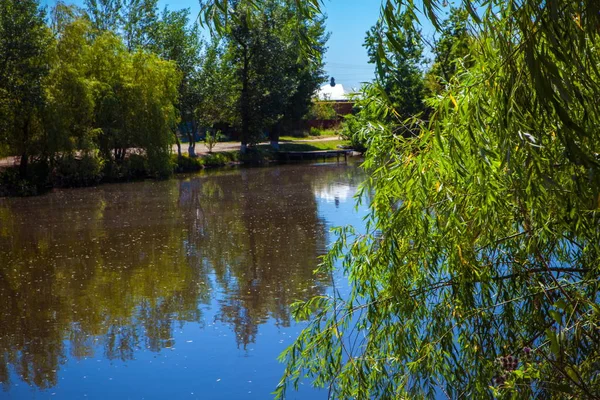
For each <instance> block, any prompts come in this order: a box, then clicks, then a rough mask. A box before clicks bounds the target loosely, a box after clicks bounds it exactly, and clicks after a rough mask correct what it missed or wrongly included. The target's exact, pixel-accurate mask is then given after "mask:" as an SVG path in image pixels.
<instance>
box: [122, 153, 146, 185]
mask: <svg viewBox="0 0 600 400" xmlns="http://www.w3.org/2000/svg"><path fill="white" fill-rule="evenodd" d="M148 169H149V168H148V159H147V158H146V157H145V156H143V155H141V154H130V155H129V157H127V158H126V159H125V160H124V161H123V163H122V164H121V170H120V174H119V175H120V176H119V177H120V178H125V179H141V178H145V177H147V176H148Z"/></svg>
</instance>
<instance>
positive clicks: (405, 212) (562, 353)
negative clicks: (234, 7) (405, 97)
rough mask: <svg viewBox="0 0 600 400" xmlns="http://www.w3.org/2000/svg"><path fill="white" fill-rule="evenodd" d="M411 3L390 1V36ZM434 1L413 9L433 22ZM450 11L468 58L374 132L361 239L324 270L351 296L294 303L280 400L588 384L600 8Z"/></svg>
mask: <svg viewBox="0 0 600 400" xmlns="http://www.w3.org/2000/svg"><path fill="white" fill-rule="evenodd" d="M215 3H217V4H218V5H220V3H221V2H220V1H218V2H215ZM302 3H305V4H309V3H310V4H314V3H313V2H302ZM415 3H416V2H409V3H408V6H406V8H402V6H401V5H400V2H399V1H394V0H391V1H388V2H386V3H385V6H384V8H383V9H382V17H383V18H384V19H385V21H386V24H387V25H388V26H390V27H391V31H392V32H396V30H395V29H400V28H401V27H403V26H405V24H406V19H405V18H404V17H401V16H403V15H406V14H405V13H403V12H402V11H406V12H407V13H408V15H409V16H411V19H412V16H415V15H416V11H417V10H416V6H415ZM440 3H441V2H440V1H436V0H424V2H423V8H422V10H421V13H422V14H423V15H425V16H426V18H428V19H429V20H430V21H431V22H432V24H433V25H434V26H435V27H436V28H437V29H439V28H440V23H439V20H438V18H437V10H438V9H439V8H440V7H442V6H443V5H442V4H440ZM463 4H464V5H465V6H466V8H467V10H468V12H469V14H470V17H471V18H472V19H473V21H474V23H475V27H474V30H473V33H474V42H473V44H472V45H471V47H470V48H471V57H472V58H473V64H472V65H470V66H469V65H461V63H460V62H454V65H456V68H457V70H456V73H455V74H454V78H453V79H451V81H450V83H449V84H448V86H447V87H445V88H444V90H443V92H442V93H441V94H440V95H438V96H436V97H433V98H430V99H428V100H427V103H428V104H429V105H430V106H431V107H432V113H431V115H430V120H429V121H428V123H423V121H419V120H418V118H413V119H409V120H408V121H407V123H406V125H407V126H406V129H407V130H409V131H410V132H411V133H412V132H415V130H416V133H417V134H416V135H411V136H410V137H404V135H400V134H398V133H399V132H397V131H393V130H390V129H388V128H387V127H386V126H382V127H378V128H377V129H379V132H378V135H376V136H374V138H375V139H373V140H372V141H371V143H370V147H369V150H368V152H367V155H366V161H365V165H364V166H365V169H366V170H367V171H368V173H369V175H370V176H369V178H368V179H367V181H366V182H365V185H364V189H365V192H367V191H368V192H369V193H372V194H373V196H372V200H371V201H370V208H371V215H370V216H369V219H368V224H367V226H368V230H367V232H366V234H361V235H352V231H350V230H343V231H340V234H341V237H340V240H339V241H338V242H337V243H336V244H335V245H334V246H333V249H332V252H331V253H330V254H329V255H328V256H327V257H326V258H325V259H324V264H323V266H322V268H321V270H322V271H326V272H331V271H332V269H333V268H334V266H335V261H336V260H339V257H342V259H341V262H342V265H343V269H344V270H345V271H346V272H347V276H348V279H349V282H350V283H349V284H350V288H351V293H350V295H349V296H347V297H344V298H340V297H339V296H338V295H337V293H336V291H335V290H334V292H333V295H332V296H330V297H325V296H323V297H317V298H315V299H313V300H312V301H310V302H308V303H303V304H300V305H297V306H296V316H297V317H299V318H308V317H310V319H311V321H310V323H309V327H308V328H307V329H305V330H304V331H303V333H302V334H301V335H300V337H299V338H298V340H297V341H296V343H295V344H294V345H293V346H292V347H290V348H289V349H288V351H286V352H285V353H284V355H283V356H282V358H283V359H284V360H285V361H286V362H287V364H288V365H287V369H286V373H285V376H284V379H283V381H282V385H281V386H280V388H279V394H280V395H282V394H283V393H284V391H285V389H286V388H287V387H289V385H290V384H294V383H296V384H297V383H298V379H299V378H300V377H301V376H305V375H308V376H309V377H312V378H313V379H314V384H315V385H317V386H321V387H328V388H329V389H330V391H331V393H332V395H333V397H336V398H402V397H412V398H422V397H426V398H433V397H434V396H435V395H436V390H439V391H443V392H445V393H446V394H447V396H448V397H449V398H459V397H469V398H490V397H492V396H496V397H499V398H552V397H556V398H590V399H592V398H597V394H598V393H599V392H600V381H599V380H598V374H597V372H598V364H599V362H600V346H598V344H599V343H600V330H599V329H598V327H599V325H600V308H599V306H598V299H599V290H600V287H599V285H598V282H599V278H600V267H599V266H600V262H599V261H600V231H599V230H598V226H600V220H599V217H598V216H599V214H598V208H599V207H600V205H599V204H598V198H599V195H600V179H599V176H600V174H599V173H600V171H599V169H600V166H599V164H600V160H599V159H598V153H599V151H598V149H600V134H599V133H598V129H597V126H598V123H599V122H600V105H599V104H598V101H597V99H598V98H599V95H600V84H599V83H598V82H600V80H599V75H598V65H599V64H600V54H599V53H598V52H597V51H596V46H597V44H598V43H600V30H599V29H598V27H599V26H600V13H599V11H600V4H598V2H597V1H592V0H584V1H579V2H560V3H559V2H540V1H535V0H524V1H519V2H513V1H509V2H487V1H484V2H477V3H475V2H470V1H464V2H463ZM475 4H477V5H478V6H479V7H478V9H477V11H475V10H474V8H473V7H474V5H475ZM307 7H308V6H307ZM308 8H310V7H308ZM205 10H210V8H206V9H205ZM308 12H310V10H309V11H308ZM388 39H389V38H388ZM390 45H391V46H393V47H394V48H397V49H401V48H402V44H401V43H396V42H394V41H392V40H390ZM378 57H379V58H380V61H381V62H382V63H386V62H388V61H390V62H391V60H390V59H389V58H388V57H387V56H386V54H381V55H379V56H378ZM371 96H372V99H373V100H374V102H379V103H381V104H382V107H389V105H390V102H389V101H388V100H387V99H386V97H385V96H383V95H376V94H371ZM366 129H373V128H370V127H366ZM400 133H401V132H400Z"/></svg>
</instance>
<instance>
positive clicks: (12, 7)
mask: <svg viewBox="0 0 600 400" xmlns="http://www.w3.org/2000/svg"><path fill="white" fill-rule="evenodd" d="M38 6H39V4H38V1H37V0H1V1H0V60H2V61H1V62H0V141H1V142H2V143H4V144H7V145H8V147H9V148H10V151H11V152H12V154H18V155H20V156H21V164H20V165H21V166H20V168H21V177H22V178H25V177H26V175H27V166H28V162H29V157H30V155H31V153H32V152H34V151H35V150H39V149H40V148H41V147H42V145H41V140H42V138H41V136H42V135H41V133H42V132H41V131H42V130H41V129H40V114H41V109H42V106H43V104H44V101H45V96H44V89H43V82H44V78H45V77H46V76H47V75H48V64H49V63H48V61H49V48H50V45H51V43H52V39H51V35H50V30H49V29H48V28H47V27H46V25H45V22H44V18H45V13H44V12H43V11H42V10H40V9H39V7H38Z"/></svg>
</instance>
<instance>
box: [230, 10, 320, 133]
mask: <svg viewBox="0 0 600 400" xmlns="http://www.w3.org/2000/svg"><path fill="white" fill-rule="evenodd" d="M235 4H236V5H235V7H234V9H233V12H234V14H235V15H236V16H235V18H233V19H232V21H231V25H230V26H229V27H228V28H227V32H226V36H225V37H226V42H225V45H226V56H225V57H226V60H228V62H229V65H230V68H231V69H232V70H233V71H234V78H235V80H234V82H235V86H234V88H235V89H236V100H235V106H236V119H237V121H236V125H238V126H239V127H240V130H241V136H242V143H243V144H256V143H258V142H259V141H260V140H261V138H262V137H263V136H264V134H265V132H266V131H270V133H271V137H272V139H276V138H278V136H279V132H280V131H281V129H282V125H283V124H285V123H286V122H287V123H289V121H290V120H292V121H294V120H300V119H301V118H302V117H303V116H304V115H305V114H306V113H307V112H308V108H309V106H310V101H311V98H312V96H313V94H314V92H315V90H316V89H317V88H318V85H319V83H320V82H322V79H323V65H322V62H321V61H320V60H313V61H312V62H311V60H307V59H306V58H305V57H302V53H301V46H299V45H298V43H299V37H298V36H297V35H295V34H294V33H295V30H296V29H297V28H298V25H297V24H296V23H299V24H301V26H302V28H301V29H302V31H303V36H304V37H305V36H311V37H312V38H313V39H314V41H315V42H316V43H318V46H319V48H320V49H322V48H323V47H324V43H325V41H326V36H325V34H324V27H323V20H315V21H310V20H303V21H297V20H296V19H295V17H296V16H297V15H296V14H295V10H294V9H293V8H292V7H290V6H288V5H286V4H284V3H282V2H278V1H275V0H273V1H269V2H267V4H265V7H264V8H262V9H260V10H258V9H256V8H254V7H252V6H247V5H245V4H244V3H235Z"/></svg>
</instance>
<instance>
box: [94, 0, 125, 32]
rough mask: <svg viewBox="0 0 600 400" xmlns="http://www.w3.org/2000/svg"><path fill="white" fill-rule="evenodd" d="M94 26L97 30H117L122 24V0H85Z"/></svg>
mask: <svg viewBox="0 0 600 400" xmlns="http://www.w3.org/2000/svg"><path fill="white" fill-rule="evenodd" d="M84 5H85V8H86V11H87V13H88V16H89V19H90V21H91V22H92V26H93V27H94V28H95V29H96V30H97V31H100V32H102V31H116V30H117V28H118V27H119V24H120V17H119V15H120V11H121V7H123V4H122V0H84Z"/></svg>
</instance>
